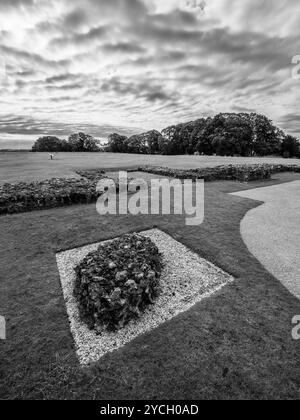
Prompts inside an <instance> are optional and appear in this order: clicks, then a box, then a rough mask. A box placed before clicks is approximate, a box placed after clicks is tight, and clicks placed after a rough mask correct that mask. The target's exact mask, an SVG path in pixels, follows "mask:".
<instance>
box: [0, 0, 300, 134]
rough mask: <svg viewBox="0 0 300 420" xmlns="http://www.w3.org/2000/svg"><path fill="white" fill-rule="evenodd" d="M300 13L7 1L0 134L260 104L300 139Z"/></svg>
mask: <svg viewBox="0 0 300 420" xmlns="http://www.w3.org/2000/svg"><path fill="white" fill-rule="evenodd" d="M299 16H300V4H299V1H298V0H278V1H276V2H275V1H274V0H265V1H263V2H262V1H261V0H243V1H240V0H205V1H204V0H164V1H161V0H85V1H84V2H83V1H82V0H73V1H67V0H0V72H1V73H0V88H1V92H0V93H1V96H0V132H2V133H8V134H10V135H11V134H22V133H23V134H32V135H40V134H43V133H45V134H51V133H58V134H59V133H61V134H63V135H65V134H67V132H68V130H71V129H75V128H80V127H83V128H85V129H86V130H87V131H89V132H91V133H92V134H95V135H98V136H103V133H105V135H106V134H107V132H108V130H113V128H112V127H113V126H115V127H120V126H122V127H127V129H126V128H125V131H126V130H127V131H128V133H130V132H132V131H134V130H142V129H150V128H155V129H161V128H163V127H165V126H166V125H168V124H172V123H178V122H181V121H188V120H192V119H194V118H199V117H201V116H207V115H210V114H215V113H218V112H229V111H233V112H241V111H246V112H247V111H257V112H261V113H264V114H267V115H268V116H269V117H271V118H272V119H273V120H274V121H275V123H277V124H278V125H279V126H280V127H282V128H284V129H286V130H287V131H289V132H291V133H293V134H296V135H299V133H300V121H299V116H298V114H297V106H298V103H299V100H300V89H299V84H300V80H299V79H298V80H296V79H295V78H292V68H293V67H292V57H293V56H295V55H299V54H300V45H299V36H300V25H299ZM4 69H5V74H4ZM97 127H98V128H97ZM135 127H139V128H138V129H137V128H135ZM89 128H90V129H89ZM119 129H120V128H119Z"/></svg>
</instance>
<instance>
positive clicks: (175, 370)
mask: <svg viewBox="0 0 300 420" xmlns="http://www.w3.org/2000/svg"><path fill="white" fill-rule="evenodd" d="M276 178H277V179H276V180H275V181H268V182H264V183H262V182H255V183H252V184H248V185H245V184H240V183H236V182H214V183H209V184H207V185H206V201H205V215H206V218H205V222H204V224H202V225H201V226H199V227H186V226H185V224H184V219H183V218H182V217H180V216H153V217H152V216H149V217H145V216H136V217H132V216H109V217H108V216H106V217H100V216H99V215H98V214H97V213H96V210H95V206H94V205H89V206H74V207H71V208H61V209H54V210H46V211H40V212H33V213H27V214H20V215H12V216H5V217H1V218H0V232H1V240H0V255H1V257H0V266H1V269H0V314H1V315H4V316H5V317H6V320H7V325H8V331H7V340H6V341H0V351H1V358H0V398H2V399H16V398H22V399H54V398H57V399H66V398H70V399H75V398H76V399H129V398H134V399H148V398H151V399H187V398H188V399H200V398H205V399H233V398H239V399H242V398H243V399H267V398H276V399H279V398H281V399H284V398H285V399H286V398H291V399H296V398H299V396H300V395H299V389H300V371H299V366H300V352H299V345H300V343H299V342H296V341H293V340H292V337H291V329H292V325H291V319H292V317H293V316H294V315H296V314H299V313H300V304H299V301H298V300H297V299H296V298H295V297H293V296H292V295H291V294H290V293H289V292H288V291H287V290H286V289H285V288H284V287H283V286H282V285H281V284H280V282H279V281H277V280H276V279H275V278H274V277H273V276H272V275H270V274H269V273H268V272H267V271H266V270H265V269H264V268H263V267H262V266H261V264H260V263H259V262H258V261H257V260H256V259H255V258H254V257H253V256H252V255H250V254H249V252H248V250H247V248H246V246H245V244H244V243H243V241H242V238H241V235H240V229H239V226H240V221H241V219H242V218H243V216H244V215H245V213H246V212H247V211H248V210H249V209H251V208H253V207H255V206H257V205H259V204H260V203H258V202H254V201H252V200H247V199H244V198H240V197H235V196H231V195H229V194H227V193H229V192H233V191H238V190H241V189H247V188H254V187H258V186H264V185H270V184H272V183H278V182H286V181H289V180H295V179H300V176H299V175H295V174H280V175H278V176H277V175H276ZM153 226H157V227H159V228H160V229H162V230H164V231H166V232H168V233H169V234H170V235H172V236H173V237H174V238H175V239H177V240H179V241H181V242H183V243H184V244H186V245H187V246H188V247H190V248H191V249H193V250H194V251H196V252H197V253H199V254H200V255H201V256H203V257H205V258H207V259H208V260H210V261H212V262H214V263H215V264H217V265H218V266H220V267H221V268H223V269H224V270H226V271H227V272H229V273H230V274H232V275H234V276H235V278H236V281H235V282H234V283H233V284H231V285H229V286H226V287H225V288H224V289H223V290H222V291H221V292H219V293H217V294H216V295H214V296H213V297H211V298H209V299H207V300H204V301H202V302H201V303H199V304H197V305H196V306H194V307H193V308H192V309H191V310H190V311H188V312H186V313H184V314H181V315H180V316H178V317H176V318H174V319H172V320H171V321H169V322H167V323H165V324H163V325H161V326H160V327H159V328H157V329H155V330H154V331H152V332H150V333H148V334H145V335H143V336H141V337H139V338H137V339H136V340H134V341H132V342H131V343H130V344H128V345H126V346H125V347H123V348H122V349H119V350H118V351H116V352H114V353H112V354H110V355H107V356H105V357H104V358H103V359H101V360H100V361H99V362H98V363H96V364H95V365H94V366H93V367H91V368H85V369H83V368H80V367H79V365H78V362H77V359H76V355H75V350H74V344H73V340H72V337H71V334H70V330H69V326H68V318H67V314H66V309H65V305H64V301H63V297H62V291H61V287H60V282H59V275H58V270H57V267H56V262H55V254H56V252H57V251H58V250H61V249H69V248H74V247H75V246H81V245H84V244H88V243H93V242H96V241H101V240H104V239H108V238H112V237H115V236H119V235H120V234H122V233H125V232H130V231H138V230H144V229H148V228H151V227H153Z"/></svg>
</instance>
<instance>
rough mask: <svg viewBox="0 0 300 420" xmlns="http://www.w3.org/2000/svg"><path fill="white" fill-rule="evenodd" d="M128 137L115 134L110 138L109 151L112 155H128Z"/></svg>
mask: <svg viewBox="0 0 300 420" xmlns="http://www.w3.org/2000/svg"><path fill="white" fill-rule="evenodd" d="M126 140H127V137H126V136H121V135H120V134H117V133H114V134H111V135H110V136H108V145H107V151H108V152H111V153H127V149H126V145H125V142H126Z"/></svg>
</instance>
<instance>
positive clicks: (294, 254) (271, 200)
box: [233, 181, 300, 299]
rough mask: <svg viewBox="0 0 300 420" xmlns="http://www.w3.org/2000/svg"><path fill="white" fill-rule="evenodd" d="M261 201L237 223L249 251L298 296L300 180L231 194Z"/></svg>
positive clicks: (299, 297) (299, 271)
mask: <svg viewBox="0 0 300 420" xmlns="http://www.w3.org/2000/svg"><path fill="white" fill-rule="evenodd" d="M233 195H238V196H240V197H246V198H250V199H252V200H258V201H263V202H264V204H263V205H261V206H259V207H257V208H255V209H253V210H251V211H249V212H248V213H247V214H246V216H245V217H244V219H243V220H242V223H241V233H242V236H243V240H244V242H245V243H246V245H247V246H248V249H249V251H250V252H251V253H252V254H253V255H254V256H255V257H256V258H257V259H258V260H259V261H260V262H261V263H262V264H263V265H264V266H265V267H266V269H267V270H268V271H269V272H270V273H272V274H273V275H274V276H275V277H276V278H277V279H278V280H280V281H281V283H282V284H283V285H284V286H285V287H286V288H287V289H288V290H289V291H290V292H291V293H292V294H294V295H295V296H296V297H297V298H298V299H300V181H294V182H290V183H285V184H280V185H274V186H270V187H265V188H257V189H253V190H247V191H241V192H237V193H234V194H233Z"/></svg>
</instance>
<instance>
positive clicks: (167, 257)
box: [56, 229, 234, 365]
mask: <svg viewBox="0 0 300 420" xmlns="http://www.w3.org/2000/svg"><path fill="white" fill-rule="evenodd" d="M140 234H141V235H143V236H146V237H149V238H150V239H151V240H152V241H153V242H154V243H155V244H156V246H157V247H158V249H159V251H160V252H161V253H162V254H163V258H164V269H163V272H162V275H161V279H160V283H161V287H162V292H161V294H160V296H159V297H158V299H157V300H156V302H155V304H154V305H152V306H150V307H149V308H148V309H147V310H146V312H145V313H144V314H143V315H142V317H141V318H139V319H138V320H134V321H131V322H130V323H129V324H128V325H126V326H125V327H124V328H123V329H122V330H120V331H117V332H105V333H103V334H101V335H100V336H99V335H97V334H96V333H94V332H93V331H91V330H89V329H88V327H87V326H86V325H85V324H84V323H83V322H82V321H81V320H80V318H79V311H78V306H77V302H76V300H75V298H74V296H73V288H74V282H75V272H74V268H75V267H76V266H77V265H78V264H79V263H80V262H81V260H82V259H83V258H84V257H85V256H86V255H87V254H88V253H90V252H92V251H95V250H96V249H97V248H98V246H99V245H100V244H99V243H95V244H92V245H88V246H84V247H82V248H76V249H73V250H69V251H65V252H60V253H58V254H56V260H57V266H58V270H59V273H60V280H61V285H62V290H63V295H64V298H65V302H66V307H67V312H68V316H69V321H70V328H71V332H72V335H73V337H74V341H75V346H76V352H77V356H78V359H79V362H80V364H81V365H88V364H90V363H92V362H96V361H97V360H99V359H100V358H101V357H102V356H104V355H105V354H106V353H108V352H112V351H114V350H116V349H118V348H120V347H122V346H124V345H125V344H126V343H129V342H130V341H131V340H133V339H134V338H136V337H138V336H139V335H140V334H143V333H146V332H149V331H151V330H153V329H154V328H156V327H158V326H159V325H160V324H162V323H163V322H165V321H168V320H170V319H172V318H173V317H175V316H176V315H178V314H180V313H182V312H185V311H187V310H188V309H190V308H191V307H192V306H193V305H195V304H196V303H197V302H200V301H201V300H202V299H204V298H207V297H209V296H211V295H212V294H213V293H215V292H216V291H218V290H220V289H221V288H222V287H223V286H225V285H226V284H228V283H230V282H232V281H233V280H234V278H233V277H232V276H230V275H229V274H227V273H225V272H224V271H222V270H221V269H220V268H218V267H216V266H215V265H213V264H211V263H210V262H208V261H207V260H205V259H203V258H201V257H200V256H199V255H197V254H195V253H194V252H192V251H190V250H189V249H188V248H187V247H185V246H184V245H182V244H181V243H179V242H177V241H176V240H175V239H173V238H172V237H171V236H169V235H167V234H166V233H164V232H162V231H160V230H158V229H152V230H148V231H145V232H141V233H140Z"/></svg>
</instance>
